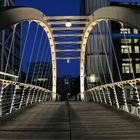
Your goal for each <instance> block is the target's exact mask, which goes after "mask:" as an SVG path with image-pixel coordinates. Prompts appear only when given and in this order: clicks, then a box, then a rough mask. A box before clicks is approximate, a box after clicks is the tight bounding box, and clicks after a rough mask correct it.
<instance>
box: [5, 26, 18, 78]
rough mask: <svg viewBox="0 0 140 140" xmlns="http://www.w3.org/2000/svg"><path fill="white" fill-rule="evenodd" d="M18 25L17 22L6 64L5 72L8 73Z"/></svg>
mask: <svg viewBox="0 0 140 140" xmlns="http://www.w3.org/2000/svg"><path fill="white" fill-rule="evenodd" d="M16 27H17V24H15V25H14V28H13V34H12V39H11V43H10V47H9V53H8V57H7V62H6V66H5V73H7V70H8V66H9V64H10V62H9V61H10V56H11V52H12V47H13V46H14V45H13V43H14V39H15V34H16ZM5 78H6V75H4V79H5Z"/></svg>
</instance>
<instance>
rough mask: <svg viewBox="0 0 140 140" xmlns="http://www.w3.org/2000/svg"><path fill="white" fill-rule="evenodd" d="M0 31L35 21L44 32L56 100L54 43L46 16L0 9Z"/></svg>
mask: <svg viewBox="0 0 140 140" xmlns="http://www.w3.org/2000/svg"><path fill="white" fill-rule="evenodd" d="M0 17H1V19H2V20H0V29H3V28H5V27H6V26H10V25H13V24H16V23H20V22H21V21H26V20H29V21H35V22H37V23H38V24H39V25H40V26H42V27H43V29H44V30H45V32H46V35H47V36H48V39H49V43H50V48H51V55H52V75H53V76H52V91H53V95H52V100H56V94H55V93H56V83H57V81H56V80H57V78H56V77H57V66H56V53H55V43H54V37H53V34H52V31H51V29H50V27H49V25H48V23H47V19H46V16H45V15H44V14H43V13H42V12H41V11H39V10H37V9H34V8H28V7H12V8H7V7H6V8H0Z"/></svg>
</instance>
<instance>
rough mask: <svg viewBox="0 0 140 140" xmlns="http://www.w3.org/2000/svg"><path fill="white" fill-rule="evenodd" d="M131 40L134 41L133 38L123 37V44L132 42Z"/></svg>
mask: <svg viewBox="0 0 140 140" xmlns="http://www.w3.org/2000/svg"><path fill="white" fill-rule="evenodd" d="M131 42H132V40H131V39H121V43H122V44H126V43H131Z"/></svg>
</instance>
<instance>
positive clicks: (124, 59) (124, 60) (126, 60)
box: [122, 58, 132, 62]
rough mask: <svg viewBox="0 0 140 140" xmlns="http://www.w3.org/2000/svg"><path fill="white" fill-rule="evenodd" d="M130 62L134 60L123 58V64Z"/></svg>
mask: <svg viewBox="0 0 140 140" xmlns="http://www.w3.org/2000/svg"><path fill="white" fill-rule="evenodd" d="M130 61H132V58H130V59H129V58H123V59H122V62H130Z"/></svg>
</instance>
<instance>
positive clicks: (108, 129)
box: [0, 102, 140, 140]
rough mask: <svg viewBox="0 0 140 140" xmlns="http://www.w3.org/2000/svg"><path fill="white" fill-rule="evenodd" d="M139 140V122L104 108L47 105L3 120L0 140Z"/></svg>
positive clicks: (74, 103)
mask: <svg viewBox="0 0 140 140" xmlns="http://www.w3.org/2000/svg"><path fill="white" fill-rule="evenodd" d="M17 139H22V140H30V139H32V140H140V119H139V118H137V117H133V116H132V115H128V114H127V113H124V112H122V111H117V110H113V109H111V108H109V107H107V106H104V105H99V104H94V103H82V102H69V103H68V102H55V103H53V102H49V103H41V104H38V105H35V106H33V107H30V108H28V109H25V110H24V111H22V113H20V114H18V115H17V116H15V117H14V116H13V117H11V118H10V119H9V120H7V121H3V124H1V126H0V140H17Z"/></svg>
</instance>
